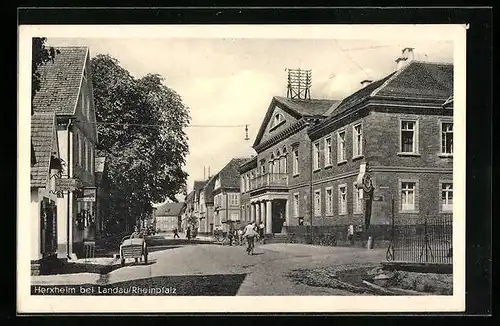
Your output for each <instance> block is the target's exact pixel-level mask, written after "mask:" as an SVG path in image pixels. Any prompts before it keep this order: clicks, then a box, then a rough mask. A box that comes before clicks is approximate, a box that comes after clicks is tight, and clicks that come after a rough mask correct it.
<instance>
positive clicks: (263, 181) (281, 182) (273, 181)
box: [250, 173, 288, 190]
mask: <svg viewBox="0 0 500 326" xmlns="http://www.w3.org/2000/svg"><path fill="white" fill-rule="evenodd" d="M269 186H288V174H286V173H266V174H263V175H259V176H257V177H255V178H253V179H252V180H250V190H254V189H259V188H262V187H269Z"/></svg>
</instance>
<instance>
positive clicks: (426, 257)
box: [424, 214, 429, 263]
mask: <svg viewBox="0 0 500 326" xmlns="http://www.w3.org/2000/svg"><path fill="white" fill-rule="evenodd" d="M424 245H425V262H426V263H427V262H429V257H428V251H427V250H428V248H427V245H428V235H427V214H426V215H424Z"/></svg>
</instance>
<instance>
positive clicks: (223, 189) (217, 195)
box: [213, 158, 248, 231]
mask: <svg viewBox="0 0 500 326" xmlns="http://www.w3.org/2000/svg"><path fill="white" fill-rule="evenodd" d="M246 160H248V158H233V159H231V161H229V163H228V164H227V165H226V166H225V167H223V168H222V169H221V170H220V171H219V172H218V173H217V174H215V175H214V177H215V178H214V186H213V187H214V188H213V198H214V227H218V228H222V230H223V231H228V230H229V224H228V222H231V221H232V222H240V174H239V170H238V168H239V166H240V165H241V164H243V163H244V162H245V161H246Z"/></svg>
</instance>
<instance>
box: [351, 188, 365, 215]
mask: <svg viewBox="0 0 500 326" xmlns="http://www.w3.org/2000/svg"><path fill="white" fill-rule="evenodd" d="M353 189H354V190H353V194H354V201H353V206H354V207H353V211H354V213H362V212H363V192H364V191H363V188H357V187H356V184H354V188H353Z"/></svg>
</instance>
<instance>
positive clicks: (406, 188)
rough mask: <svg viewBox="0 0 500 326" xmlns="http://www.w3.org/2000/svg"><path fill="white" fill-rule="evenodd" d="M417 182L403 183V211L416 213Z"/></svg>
mask: <svg viewBox="0 0 500 326" xmlns="http://www.w3.org/2000/svg"><path fill="white" fill-rule="evenodd" d="M415 192H416V184H415V182H401V210H402V211H415Z"/></svg>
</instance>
